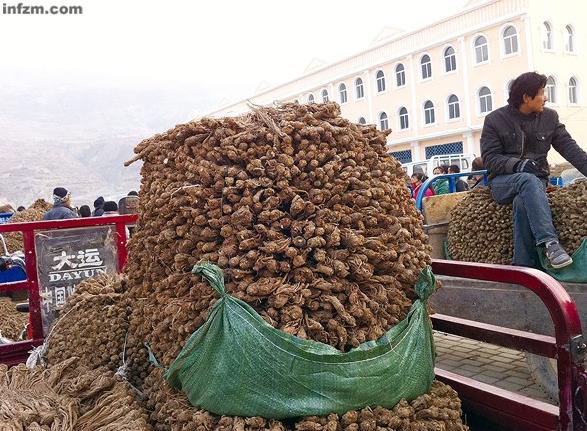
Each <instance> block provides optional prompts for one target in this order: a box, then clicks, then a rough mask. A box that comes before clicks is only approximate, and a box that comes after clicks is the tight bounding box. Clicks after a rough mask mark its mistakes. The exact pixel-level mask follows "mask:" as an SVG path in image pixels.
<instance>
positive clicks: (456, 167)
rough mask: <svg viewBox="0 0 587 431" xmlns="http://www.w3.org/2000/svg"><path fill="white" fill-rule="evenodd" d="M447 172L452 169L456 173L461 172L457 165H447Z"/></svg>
mask: <svg viewBox="0 0 587 431" xmlns="http://www.w3.org/2000/svg"><path fill="white" fill-rule="evenodd" d="M448 170H449V172H450V171H453V172H454V173H455V174H458V173H460V172H461V167H460V166H459V165H450V166H449V167H448Z"/></svg>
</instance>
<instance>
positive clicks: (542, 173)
mask: <svg viewBox="0 0 587 431" xmlns="http://www.w3.org/2000/svg"><path fill="white" fill-rule="evenodd" d="M545 87H546V76H544V75H541V74H538V73H536V72H526V73H523V74H522V75H520V76H518V77H517V78H516V80H515V81H514V82H513V84H512V86H511V89H510V93H509V98H508V105H507V106H504V107H502V108H499V109H497V110H495V111H493V112H491V113H490V114H489V115H487V117H485V123H484V125H483V131H482V133H481V157H482V158H483V162H484V163H485V167H486V169H487V171H488V173H489V180H490V188H491V195H492V196H493V199H495V201H496V202H498V203H500V204H510V203H513V219H514V220H513V223H514V259H513V264H514V265H519V266H528V267H539V263H538V256H537V253H536V246H539V247H545V249H546V250H545V251H546V257H547V259H548V260H549V262H550V264H551V265H552V267H553V268H563V267H565V266H567V265H570V264H571V263H573V260H572V258H571V257H570V256H569V255H568V253H567V252H566V251H565V250H564V249H563V247H562V246H561V245H560V244H559V240H558V234H557V232H556V230H555V228H554V225H553V223H552V215H551V212H550V207H549V205H548V198H547V196H546V191H545V188H546V184H547V181H548V176H549V174H550V168H549V165H548V162H547V159H546V156H547V154H548V151H549V150H550V147H551V146H552V147H554V149H555V150H556V151H558V152H559V153H560V154H561V155H562V156H563V157H564V158H565V159H566V160H567V161H569V162H570V163H571V164H572V165H573V166H575V167H576V168H577V169H578V170H579V171H580V172H581V173H582V174H583V175H587V153H586V152H585V151H583V150H582V149H581V148H580V147H579V146H578V145H577V143H576V142H575V140H574V139H573V138H572V137H571V135H570V134H569V132H567V130H566V129H565V126H564V124H561V123H560V122H559V118H558V114H557V113H556V111H554V110H553V109H549V108H545V107H544V104H545V103H546V101H547V100H548V97H547V96H546V95H545V94H544V89H545Z"/></svg>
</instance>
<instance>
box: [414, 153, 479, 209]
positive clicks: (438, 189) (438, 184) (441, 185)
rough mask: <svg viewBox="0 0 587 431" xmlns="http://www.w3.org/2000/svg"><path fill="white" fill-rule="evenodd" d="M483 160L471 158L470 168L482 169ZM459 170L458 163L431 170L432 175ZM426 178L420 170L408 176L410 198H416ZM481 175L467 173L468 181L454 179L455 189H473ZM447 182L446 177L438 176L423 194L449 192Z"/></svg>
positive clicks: (454, 172) (462, 190)
mask: <svg viewBox="0 0 587 431" xmlns="http://www.w3.org/2000/svg"><path fill="white" fill-rule="evenodd" d="M483 169H484V168H483V160H481V157H477V158H475V159H474V160H473V163H472V165H471V170H472V171H473V172H474V171H481V170H483ZM460 172H461V168H460V166H459V165H450V166H448V165H441V166H437V167H435V168H434V170H433V171H432V173H433V175H434V176H439V175H446V174H459V173H460ZM427 179H428V177H427V176H426V175H425V174H424V173H422V172H415V173H414V174H413V175H412V176H411V178H410V191H411V193H412V198H413V199H416V197H417V196H418V193H419V192H420V188H421V187H422V185H423V184H424V182H425V181H426V180H427ZM482 181H483V175H469V177H468V181H465V180H463V179H462V178H457V179H456V181H455V186H456V191H457V192H466V191H467V190H470V189H474V188H476V187H478V186H479V185H480V184H482ZM449 191H450V190H449V182H448V179H446V178H439V179H438V180H436V181H434V182H433V183H432V185H431V186H430V187H429V188H427V189H426V190H425V191H424V196H425V197H429V196H435V195H444V194H447V193H449Z"/></svg>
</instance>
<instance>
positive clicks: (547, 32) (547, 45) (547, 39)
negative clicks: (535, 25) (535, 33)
mask: <svg viewBox="0 0 587 431" xmlns="http://www.w3.org/2000/svg"><path fill="white" fill-rule="evenodd" d="M542 25H543V26H544V27H543V29H542V31H543V32H544V35H543V38H542V47H543V48H544V49H552V27H551V26H550V23H549V22H548V21H544V22H543V23H542Z"/></svg>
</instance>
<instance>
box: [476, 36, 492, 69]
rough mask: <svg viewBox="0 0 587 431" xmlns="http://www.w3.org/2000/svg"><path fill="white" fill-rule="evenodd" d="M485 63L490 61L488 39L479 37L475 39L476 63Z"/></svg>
mask: <svg viewBox="0 0 587 431" xmlns="http://www.w3.org/2000/svg"><path fill="white" fill-rule="evenodd" d="M485 61H489V49H488V48H487V39H485V36H479V37H477V39H475V62H477V63H483V62H485Z"/></svg>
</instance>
